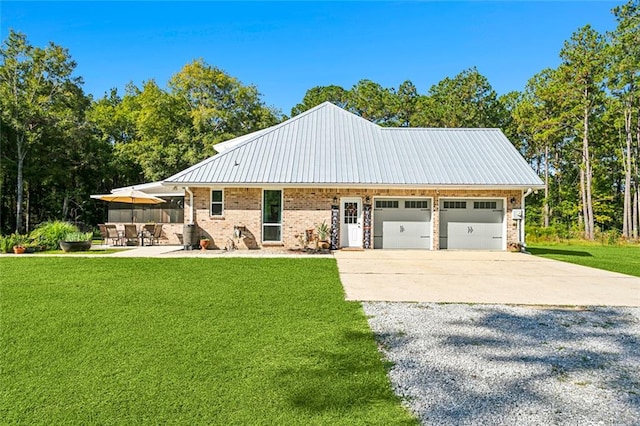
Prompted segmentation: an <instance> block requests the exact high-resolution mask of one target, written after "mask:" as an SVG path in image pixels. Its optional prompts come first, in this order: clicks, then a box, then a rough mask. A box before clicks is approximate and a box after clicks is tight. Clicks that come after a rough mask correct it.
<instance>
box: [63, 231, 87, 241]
mask: <svg viewBox="0 0 640 426" xmlns="http://www.w3.org/2000/svg"><path fill="white" fill-rule="evenodd" d="M92 237H93V232H69V233H67V234H65V236H64V237H63V238H62V241H67V242H70V243H73V242H78V241H91V238H92Z"/></svg>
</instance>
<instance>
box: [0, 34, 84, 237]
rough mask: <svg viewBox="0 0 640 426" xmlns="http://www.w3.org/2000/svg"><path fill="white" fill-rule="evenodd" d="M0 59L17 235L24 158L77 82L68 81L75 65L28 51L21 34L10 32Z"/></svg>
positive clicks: (63, 55)
mask: <svg viewBox="0 0 640 426" xmlns="http://www.w3.org/2000/svg"><path fill="white" fill-rule="evenodd" d="M0 55H1V57H2V64H0V106H1V110H2V111H1V114H2V121H3V123H5V125H8V126H9V127H11V129H12V131H13V134H12V139H13V141H14V145H15V148H16V152H15V155H16V175H17V184H16V226H15V229H16V232H21V231H22V230H23V201H24V200H23V196H24V195H23V194H24V175H23V172H24V162H25V158H26V157H27V154H28V153H29V151H30V150H31V149H33V148H34V146H35V145H36V144H37V143H38V142H39V141H40V138H41V135H42V132H43V129H44V128H45V127H47V126H51V125H54V124H55V123H56V122H58V121H60V120H61V119H63V117H64V116H65V115H66V114H68V113H69V107H68V106H67V102H68V98H71V97H73V92H74V89H76V88H77V87H78V86H79V85H80V84H82V80H81V79H80V78H79V77H73V76H72V74H73V71H74V69H75V67H76V63H75V62H74V61H73V60H71V58H70V56H69V53H68V51H67V50H66V49H63V48H62V47H60V46H57V45H55V44H53V43H49V45H48V46H47V47H46V48H44V49H42V48H38V47H33V46H32V45H31V44H29V42H28V41H27V37H26V36H25V35H24V34H21V33H17V32H14V31H13V30H11V31H10V32H9V36H8V38H7V40H6V41H5V42H4V43H3V45H2V48H1V49H0Z"/></svg>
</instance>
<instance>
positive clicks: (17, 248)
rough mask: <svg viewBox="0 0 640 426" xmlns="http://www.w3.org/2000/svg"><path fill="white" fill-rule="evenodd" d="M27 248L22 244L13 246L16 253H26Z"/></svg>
mask: <svg viewBox="0 0 640 426" xmlns="http://www.w3.org/2000/svg"><path fill="white" fill-rule="evenodd" d="M25 250H26V248H25V247H22V246H14V247H13V252H14V253H15V254H22V253H24V251H25Z"/></svg>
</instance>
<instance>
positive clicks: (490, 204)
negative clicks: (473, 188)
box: [473, 201, 498, 210]
mask: <svg viewBox="0 0 640 426" xmlns="http://www.w3.org/2000/svg"><path fill="white" fill-rule="evenodd" d="M497 205H498V203H497V202H495V201H474V202H473V208H474V209H487V210H495V209H496V208H497Z"/></svg>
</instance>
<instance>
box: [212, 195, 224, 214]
mask: <svg viewBox="0 0 640 426" xmlns="http://www.w3.org/2000/svg"><path fill="white" fill-rule="evenodd" d="M213 191H220V192H221V193H222V201H215V203H216V204H218V203H220V204H221V206H222V211H221V212H220V214H213V209H212V207H213V203H214V201H213ZM209 216H211V217H223V216H224V189H221V188H211V190H210V191H209Z"/></svg>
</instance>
